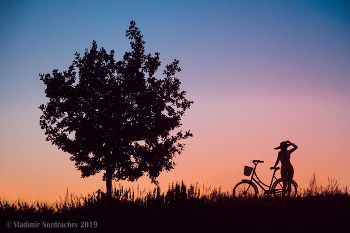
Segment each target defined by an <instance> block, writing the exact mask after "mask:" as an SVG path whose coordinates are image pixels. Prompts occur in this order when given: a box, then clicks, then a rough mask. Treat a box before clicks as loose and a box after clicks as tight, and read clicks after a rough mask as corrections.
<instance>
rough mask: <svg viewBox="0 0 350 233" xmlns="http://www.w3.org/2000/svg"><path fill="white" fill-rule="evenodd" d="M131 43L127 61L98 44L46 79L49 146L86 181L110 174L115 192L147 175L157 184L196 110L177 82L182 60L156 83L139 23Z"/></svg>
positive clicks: (155, 63) (155, 62) (154, 60)
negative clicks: (118, 183)
mask: <svg viewBox="0 0 350 233" xmlns="http://www.w3.org/2000/svg"><path fill="white" fill-rule="evenodd" d="M126 36H127V37H128V38H129V40H130V45H131V52H126V53H125V55H124V57H123V60H121V61H118V62H116V61H115V59H114V51H113V50H111V51H110V53H107V52H106V50H105V49H104V48H103V47H102V48H101V49H100V50H98V48H97V43H96V41H93V43H92V48H91V49H90V50H88V49H86V50H85V53H84V56H83V57H82V56H81V55H80V54H79V53H78V52H77V53H76V54H75V60H74V61H73V63H72V65H71V66H69V69H68V70H67V71H64V72H58V70H53V72H52V74H45V75H44V74H40V77H41V78H40V79H41V80H42V81H43V82H44V84H45V85H46V87H47V88H46V90H45V93H46V96H47V97H48V98H49V102H48V103H47V104H46V105H44V104H43V105H41V106H40V107H39V108H40V109H41V110H42V112H43V115H42V116H41V118H40V125H41V128H42V129H44V130H45V134H46V135H47V138H46V140H47V141H51V142H52V144H54V145H56V146H58V148H59V149H62V150H63V151H65V152H68V153H70V154H71V157H70V159H71V160H72V161H74V162H75V165H76V167H77V168H78V169H79V170H80V171H81V173H82V177H88V176H91V175H95V174H96V173H99V172H100V171H102V170H104V171H105V173H104V180H106V182H107V190H109V191H110V187H108V186H109V184H111V180H112V179H116V180H125V179H128V180H130V181H133V180H136V179H138V178H139V177H141V176H142V175H144V173H147V174H148V176H149V177H150V178H151V180H152V182H154V183H157V180H156V178H157V177H158V176H159V174H160V172H161V171H163V170H167V171H169V170H171V169H173V168H174V165H175V164H174V162H173V158H174V157H175V155H176V154H180V153H181V152H182V150H183V149H184V144H182V143H180V142H179V141H180V140H182V139H186V138H188V137H191V136H192V134H191V133H190V131H186V132H184V133H183V132H182V131H178V132H175V133H172V132H173V131H174V130H175V129H176V128H178V127H180V126H181V122H180V121H181V117H182V116H183V115H184V113H185V111H186V110H187V109H188V108H190V105H191V104H192V103H193V102H192V101H189V100H187V99H186V98H185V95H186V92H185V91H182V90H180V84H181V82H180V81H179V79H178V78H176V77H175V76H174V75H175V74H176V73H177V72H180V71H181V69H180V67H179V61H178V60H176V59H175V60H174V61H173V62H172V63H171V64H170V65H166V69H165V70H164V71H163V75H164V76H165V77H164V78H162V79H157V78H155V77H154V74H155V73H156V72H157V70H158V68H159V67H160V65H161V62H160V60H159V53H155V54H154V55H153V56H152V55H151V54H147V55H146V54H145V49H144V44H145V42H144V41H143V39H142V38H143V36H142V35H141V32H140V30H139V29H138V28H137V27H136V26H135V22H134V21H131V23H130V27H129V29H128V30H127V31H126Z"/></svg>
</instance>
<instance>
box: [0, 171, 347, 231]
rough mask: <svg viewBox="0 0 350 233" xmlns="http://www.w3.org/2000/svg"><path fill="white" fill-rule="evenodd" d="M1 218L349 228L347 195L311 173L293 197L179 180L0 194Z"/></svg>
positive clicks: (68, 224)
mask: <svg viewBox="0 0 350 233" xmlns="http://www.w3.org/2000/svg"><path fill="white" fill-rule="evenodd" d="M0 219H1V220H0V221H1V232H3V230H4V229H6V230H12V231H18V232H26V231H30V230H33V229H35V230H36V231H47V229H48V228H51V229H56V230H62V231H66V230H67V229H66V228H69V229H71V231H72V232H73V231H74V232H76V231H81V232H90V231H91V232H102V231H104V230H115V231H114V232H240V231H241V232H267V231H283V232H340V231H341V230H343V229H347V228H348V220H349V219H350V195H349V193H348V190H347V188H342V189H340V188H339V185H338V183H337V182H336V181H335V180H334V179H329V184H328V185H327V186H325V187H323V186H322V185H321V186H318V185H317V183H316V179H315V176H313V178H311V180H310V185H309V187H308V188H305V189H304V190H300V193H299V195H298V196H297V197H295V198H282V199H275V198H273V197H264V196H259V197H257V198H247V199H241V200H235V199H233V197H232V192H231V193H229V192H221V190H220V189H210V188H205V187H203V188H202V189H201V188H200V187H199V185H198V184H197V185H190V186H186V185H185V184H184V183H183V182H177V183H173V184H172V185H169V187H168V190H166V191H165V192H162V191H161V190H160V188H159V187H158V188H155V189H154V190H153V191H148V192H146V191H140V190H137V191H135V190H133V189H131V188H128V189H125V188H123V187H122V186H120V187H119V188H118V189H114V192H113V196H112V198H106V197H105V195H104V193H103V192H101V191H100V190H99V191H97V192H95V193H93V194H91V195H88V196H87V197H78V196H76V195H73V194H69V193H68V192H67V195H66V197H64V198H63V199H62V198H61V199H60V201H57V202H55V203H53V204H48V203H42V202H39V201H36V202H34V203H31V204H29V203H26V202H23V201H20V200H18V201H15V202H11V203H10V202H8V201H6V200H3V199H1V198H0ZM108 232H109V231H108Z"/></svg>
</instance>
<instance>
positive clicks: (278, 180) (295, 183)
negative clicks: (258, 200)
mask: <svg viewBox="0 0 350 233" xmlns="http://www.w3.org/2000/svg"><path fill="white" fill-rule="evenodd" d="M281 180H282V178H279V179H277V180H276V181H275V182H274V183H273V184H277V183H278V182H280V181H281ZM248 181H249V180H248ZM292 183H293V184H294V185H295V186H296V187H299V186H298V184H297V182H295V181H294V180H292ZM272 186H274V185H272Z"/></svg>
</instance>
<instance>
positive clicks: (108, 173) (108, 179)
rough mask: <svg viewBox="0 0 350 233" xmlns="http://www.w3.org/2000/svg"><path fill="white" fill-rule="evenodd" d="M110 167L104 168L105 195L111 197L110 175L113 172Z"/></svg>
mask: <svg viewBox="0 0 350 233" xmlns="http://www.w3.org/2000/svg"><path fill="white" fill-rule="evenodd" d="M111 170H112V168H110V167H109V168H107V169H106V190H107V191H106V196H107V197H108V198H110V197H112V175H113V172H112V171H111Z"/></svg>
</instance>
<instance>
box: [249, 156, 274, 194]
mask: <svg viewBox="0 0 350 233" xmlns="http://www.w3.org/2000/svg"><path fill="white" fill-rule="evenodd" d="M260 162H263V161H256V160H254V161H253V163H254V165H255V166H254V169H253V172H252V175H251V178H250V180H249V181H250V182H252V183H254V184H257V185H259V187H260V188H261V189H263V190H264V194H265V195H266V194H271V193H270V192H271V187H272V184H273V183H274V181H275V180H277V178H276V176H275V174H276V171H277V170H279V168H278V169H274V171H273V174H272V178H271V183H270V185H267V184H265V183H264V182H262V181H261V180H260V179H259V177H258V175H257V174H256V166H257V165H258V164H259V163H260ZM254 176H255V177H256V179H255V177H254ZM243 180H246V179H243ZM264 186H265V187H267V189H265V188H264Z"/></svg>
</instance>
